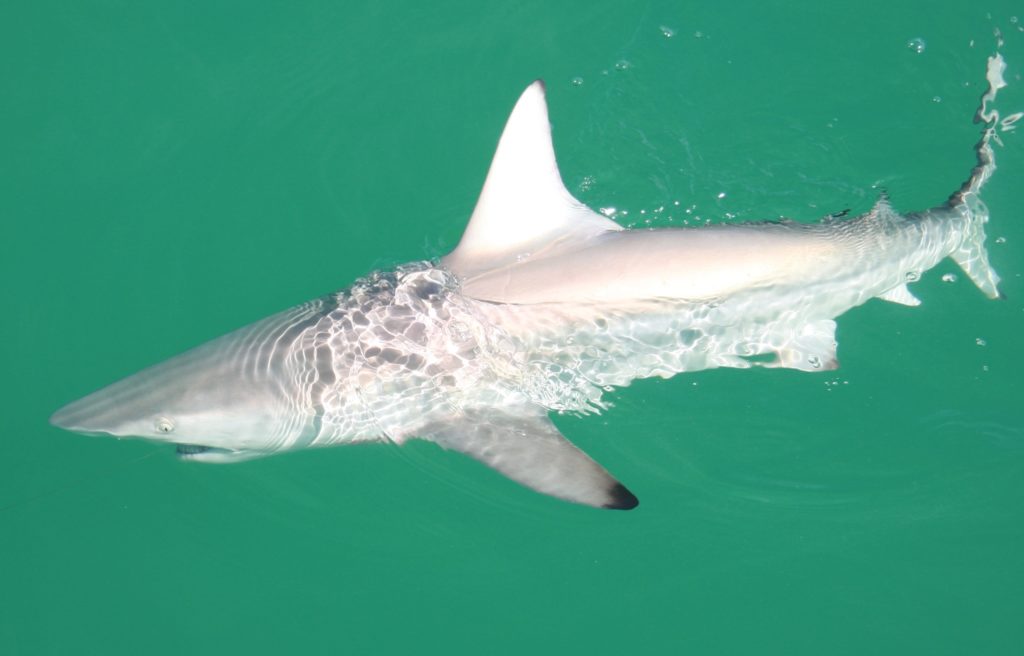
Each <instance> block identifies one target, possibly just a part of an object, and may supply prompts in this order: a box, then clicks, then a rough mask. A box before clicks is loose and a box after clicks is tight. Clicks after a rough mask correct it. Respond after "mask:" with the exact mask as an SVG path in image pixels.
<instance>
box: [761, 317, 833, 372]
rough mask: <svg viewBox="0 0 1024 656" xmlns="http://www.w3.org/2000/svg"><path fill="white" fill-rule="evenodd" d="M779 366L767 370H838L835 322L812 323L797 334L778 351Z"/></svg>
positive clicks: (789, 335) (823, 320)
mask: <svg viewBox="0 0 1024 656" xmlns="http://www.w3.org/2000/svg"><path fill="white" fill-rule="evenodd" d="M778 353H779V359H778V361H777V362H775V363H772V364H768V365H765V366H769V367H771V366H775V367H785V368H787V369H799V370H800V371H831V370H833V369H838V368H839V359H838V358H837V357H836V322H835V321H833V320H832V319H821V320H818V321H811V322H809V323H807V324H805V325H804V326H803V327H801V328H800V329H799V331H796V332H795V333H792V334H788V335H787V341H786V342H785V343H784V344H783V346H782V348H780V349H779V351H778Z"/></svg>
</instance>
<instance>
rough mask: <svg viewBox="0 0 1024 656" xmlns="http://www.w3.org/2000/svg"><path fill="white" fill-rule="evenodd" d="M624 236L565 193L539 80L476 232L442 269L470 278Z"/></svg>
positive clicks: (494, 171) (497, 165) (491, 182)
mask: <svg viewBox="0 0 1024 656" xmlns="http://www.w3.org/2000/svg"><path fill="white" fill-rule="evenodd" d="M621 229H622V228H621V226H619V225H618V224H617V223H615V222H614V221H611V220H610V219H607V218H605V217H604V216H601V215H600V214H597V213H596V212H594V211H592V210H590V209H589V208H588V207H587V206H586V205H584V204H583V203H581V202H580V201H578V200H577V199H576V198H574V197H573V195H572V194H571V193H569V190H568V189H566V188H565V184H564V183H563V182H562V176H561V174H560V173H559V171H558V163H557V162H556V161H555V150H554V146H553V144H552V141H551V125H550V123H549V121H548V108H547V102H546V100H545V98H544V83H543V82H541V81H540V80H538V81H536V82H534V83H533V84H531V85H530V86H529V87H527V88H526V91H524V92H523V94H522V95H521V96H520V97H519V101H518V102H517V103H516V105H515V108H514V109H513V110H512V114H511V116H509V119H508V122H507V123H506V124H505V130H504V132H502V135H501V139H500V140H499V142H498V148H497V151H496V152H495V153H494V159H493V160H492V161H491V167H490V170H489V171H488V172H487V179H486V181H485V182H484V187H483V190H482V191H481V192H480V198H479V199H478V200H477V203H476V208H475V209H474V210H473V215H472V217H470V220H469V224H468V225H467V226H466V230H465V232H464V233H463V235H462V239H461V241H460V242H459V245H458V247H457V248H456V249H455V250H454V251H452V252H451V253H450V254H448V255H447V256H446V257H445V258H444V259H443V260H442V262H443V263H444V265H445V266H447V267H448V268H449V269H450V270H452V271H453V272H454V273H456V274H457V275H460V276H462V277H470V276H472V275H474V274H475V273H478V272H480V271H485V270H490V269H494V268H498V267H501V266H506V265H508V264H514V263H515V262H518V261H522V260H523V259H528V258H531V257H537V256H541V255H551V254H554V253H557V252H562V251H564V250H566V249H571V248H575V247H577V246H578V244H579V243H580V242H582V241H585V240H587V239H589V238H591V237H594V236H596V235H598V234H601V233H603V232H607V231H610V230H621Z"/></svg>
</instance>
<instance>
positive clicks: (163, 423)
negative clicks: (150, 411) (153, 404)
mask: <svg viewBox="0 0 1024 656" xmlns="http://www.w3.org/2000/svg"><path fill="white" fill-rule="evenodd" d="M156 430H157V432H158V433H170V432H172V431H173V430H174V422H173V421H171V420H170V419H168V418H167V417H157V418H156Z"/></svg>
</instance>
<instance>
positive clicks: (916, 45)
mask: <svg viewBox="0 0 1024 656" xmlns="http://www.w3.org/2000/svg"><path fill="white" fill-rule="evenodd" d="M927 45H928V44H926V43H925V42H924V39H922V38H921V37H914V38H913V39H911V40H910V41H907V48H909V49H910V50H912V51H914V52H916V53H917V54H919V55H920V54H921V53H922V52H924V49H925V48H926V47H927Z"/></svg>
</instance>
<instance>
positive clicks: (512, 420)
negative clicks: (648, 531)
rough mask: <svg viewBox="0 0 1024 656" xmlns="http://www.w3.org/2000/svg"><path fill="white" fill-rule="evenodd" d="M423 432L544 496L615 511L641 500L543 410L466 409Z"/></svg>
mask: <svg viewBox="0 0 1024 656" xmlns="http://www.w3.org/2000/svg"><path fill="white" fill-rule="evenodd" d="M421 436H422V437H423V438H424V439H428V440H431V441H432V442H436V443H437V444H440V445H441V446H443V447H444V448H446V449H452V450H454V451H460V452H462V453H465V454H466V455H468V456H471V457H473V458H475V459H477V460H479V461H480V462H482V463H484V464H485V465H488V466H490V467H493V468H494V469H496V470H497V471H499V472H501V473H502V474H504V475H505V476H508V477H509V478H511V479H512V480H514V481H515V482H517V483H519V484H521V485H525V486H526V487H528V488H531V489H533V490H536V491H537V492H541V493H542V494H550V495H551V496H553V497H558V498H559V499H565V500H566V501H573V502H575V503H582V504H584V505H588V506H596V507H598V508H612V509H616V510H629V509H631V508H634V507H636V505H637V503H638V502H637V499H636V497H635V496H633V494H632V493H631V492H630V491H629V490H627V489H626V488H625V487H624V486H623V485H622V484H621V483H619V482H618V481H617V480H615V478H613V477H612V475H611V474H609V473H608V472H607V471H605V469H604V468H603V467H602V466H601V465H599V464H597V463H596V462H594V461H593V460H591V459H590V457H589V456H588V455H587V454H585V453H583V452H582V451H580V450H579V449H577V448H576V447H575V446H573V445H572V443H571V442H569V440H567V439H565V438H564V437H563V436H562V434H561V433H559V432H558V429H557V428H555V425H554V424H552V423H551V420H550V419H548V418H547V417H546V416H545V415H543V414H536V413H534V412H532V411H529V410H528V411H526V414H524V415H523V416H519V415H513V414H509V413H508V412H503V411H500V410H490V411H480V412H474V411H468V412H465V413H464V415H463V416H462V417H460V418H459V419H458V420H456V421H453V422H451V423H444V424H439V425H436V426H432V427H427V428H426V429H424V430H423V432H422V433H421Z"/></svg>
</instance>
